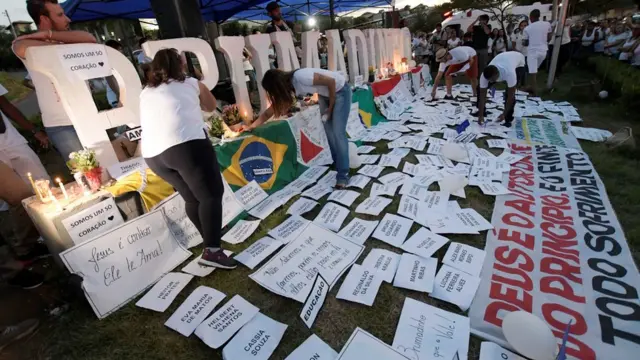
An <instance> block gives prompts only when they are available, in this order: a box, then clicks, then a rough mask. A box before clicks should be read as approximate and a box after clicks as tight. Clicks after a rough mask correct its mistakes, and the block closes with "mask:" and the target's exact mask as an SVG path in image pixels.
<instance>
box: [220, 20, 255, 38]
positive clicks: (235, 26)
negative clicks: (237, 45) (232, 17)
mask: <svg viewBox="0 0 640 360" xmlns="http://www.w3.org/2000/svg"><path fill="white" fill-rule="evenodd" d="M221 27H222V33H223V34H224V36H247V35H251V32H252V31H253V29H254V27H253V26H249V24H247V23H244V22H240V21H228V22H225V23H224V24H222V25H221ZM256 28H258V30H260V31H263V29H262V27H256Z"/></svg>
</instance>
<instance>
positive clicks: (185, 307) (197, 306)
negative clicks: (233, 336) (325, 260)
mask: <svg viewBox="0 0 640 360" xmlns="http://www.w3.org/2000/svg"><path fill="white" fill-rule="evenodd" d="M225 296H226V295H225V294H223V293H221V292H220V291H218V290H216V289H213V288H210V287H208V286H199V287H198V288H197V289H195V290H194V291H193V292H192V293H191V294H190V295H189V296H188V297H187V299H186V300H185V301H184V302H183V303H182V304H181V305H180V306H179V307H178V309H177V310H176V311H175V312H174V313H173V315H171V317H170V318H169V319H168V320H167V322H165V323H164V325H165V326H166V327H168V328H170V329H173V330H175V331H177V332H179V333H180V334H182V335H183V336H187V337H188V336H189V335H191V333H193V331H194V330H195V329H196V327H198V325H200V323H201V322H202V321H203V320H204V319H205V318H206V317H207V316H208V315H209V313H211V311H213V309H214V308H215V307H216V305H218V304H219V303H220V302H221V301H222V299H224V298H225Z"/></svg>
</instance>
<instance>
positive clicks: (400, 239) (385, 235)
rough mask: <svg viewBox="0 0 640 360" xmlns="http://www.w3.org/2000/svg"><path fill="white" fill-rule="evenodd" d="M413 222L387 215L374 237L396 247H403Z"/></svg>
mask: <svg viewBox="0 0 640 360" xmlns="http://www.w3.org/2000/svg"><path fill="white" fill-rule="evenodd" d="M411 225H413V221H412V220H409V219H407V218H404V217H402V216H398V215H394V214H385V215H384V217H383V218H382V220H381V221H380V225H378V227H377V228H376V231H374V232H373V237H374V238H376V239H378V240H380V241H384V242H386V243H387V244H389V245H393V246H395V247H400V246H402V243H404V241H405V240H406V238H407V235H408V234H409V230H411Z"/></svg>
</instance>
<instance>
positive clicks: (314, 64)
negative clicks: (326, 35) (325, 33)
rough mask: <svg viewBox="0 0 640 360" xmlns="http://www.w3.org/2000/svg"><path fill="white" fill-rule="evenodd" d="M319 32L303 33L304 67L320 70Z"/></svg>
mask: <svg viewBox="0 0 640 360" xmlns="http://www.w3.org/2000/svg"><path fill="white" fill-rule="evenodd" d="M318 39H320V33H319V32H318V31H305V32H303V33H302V67H303V68H316V69H319V68H320V56H319V55H318Z"/></svg>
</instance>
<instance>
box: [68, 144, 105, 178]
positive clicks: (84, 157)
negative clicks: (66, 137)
mask: <svg viewBox="0 0 640 360" xmlns="http://www.w3.org/2000/svg"><path fill="white" fill-rule="evenodd" d="M98 166H100V163H99V162H98V158H97V157H96V152H95V151H93V150H87V149H85V150H80V151H76V152H72V153H71V154H69V161H67V167H68V168H69V170H71V172H72V173H73V174H76V173H85V172H87V171H90V170H93V169H95V168H97V167H98Z"/></svg>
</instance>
